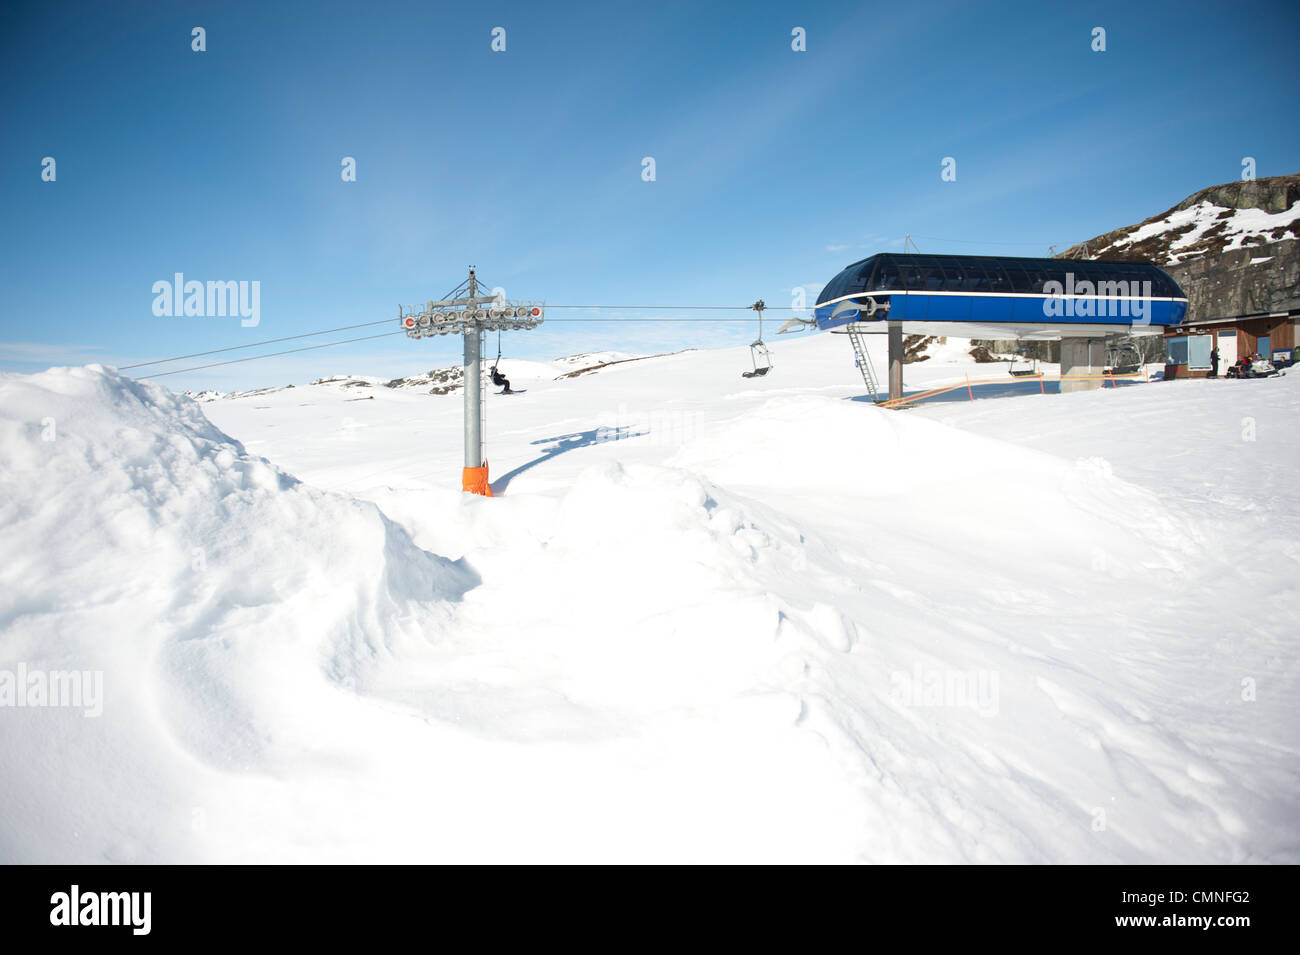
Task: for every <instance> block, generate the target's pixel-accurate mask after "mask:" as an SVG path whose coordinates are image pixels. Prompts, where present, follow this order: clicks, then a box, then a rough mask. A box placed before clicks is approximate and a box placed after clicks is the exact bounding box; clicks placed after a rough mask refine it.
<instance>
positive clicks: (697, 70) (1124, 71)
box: [0, 0, 1300, 389]
mask: <svg viewBox="0 0 1300 955" xmlns="http://www.w3.org/2000/svg"><path fill="white" fill-rule="evenodd" d="M0 17H2V19H0V77H2V79H0V83H2V88H3V92H4V96H3V99H2V100H0V117H2V119H0V130H2V132H3V135H2V136H0V209H3V230H2V232H0V242H2V243H3V245H2V247H0V252H2V253H3V254H2V255H0V287H2V289H3V291H2V293H0V343H2V344H0V367H2V368H4V369H5V370H16V371H34V370H39V369H40V368H44V367H47V366H48V365H50V364H74V363H82V362H86V361H103V362H106V363H111V364H118V365H123V364H130V363H132V362H135V361H142V360H148V359H152V358H161V357H167V356H171V355H180V354H185V353H189V352H196V351H202V350H205V349H211V348H220V347H225V346H230V345H241V344H247V343H249V342H254V341H260V340H263V339H269V338H278V337H282V336H288V335H295V334H301V333H303V332H308V331H314V330H317V329H325V328H334V327H337V326H341V325H349V324H353V323H358V322H365V321H378V320H381V319H384V318H393V319H394V320H395V317H396V309H397V304H398V303H399V302H403V303H410V302H416V301H423V300H424V299H427V298H431V297H435V296H438V295H441V294H442V293H444V292H446V291H447V290H449V289H450V288H451V287H453V286H454V285H456V284H457V283H458V282H459V281H460V280H461V279H462V278H463V277H464V274H465V269H466V266H467V265H470V264H474V265H476V266H477V267H478V269H479V273H480V275H481V276H482V277H483V278H484V279H486V280H487V282H488V283H489V284H490V285H499V286H502V287H504V288H505V289H506V291H507V293H508V294H509V295H511V296H512V297H517V298H529V299H531V298H538V299H545V300H546V301H548V302H550V303H566V304H619V305H622V304H652V305H742V304H746V303H749V302H752V301H754V300H755V299H758V298H763V299H765V300H766V301H767V302H768V304H769V305H772V306H779V305H785V306H789V305H790V303H791V300H792V292H791V290H792V289H793V288H795V287H797V286H807V287H808V288H809V289H810V290H811V291H813V292H815V290H816V289H817V288H819V287H820V286H821V285H822V284H823V283H825V282H826V281H827V280H829V279H830V278H831V277H832V276H833V275H834V274H835V273H836V272H838V271H839V270H840V269H841V268H843V267H844V266H845V265H847V264H848V263H849V262H851V261H854V260H855V259H859V258H862V257H864V256H866V255H869V254H871V253H872V252H875V251H880V250H884V249H889V248H899V247H901V243H902V238H903V235H904V234H905V233H911V234H912V235H913V236H915V237H916V242H917V245H918V246H919V247H920V248H921V249H922V250H923V251H936V252H937V251H943V252H966V253H976V254H978V253H983V254H995V253H1000V254H1020V255H1043V254H1047V250H1048V246H1049V245H1055V246H1056V248H1057V249H1058V250H1060V249H1063V248H1065V247H1067V246H1069V245H1071V244H1073V243H1075V242H1078V241H1080V240H1083V239H1086V238H1089V237H1091V236H1093V235H1096V234H1098V233H1101V232H1104V231H1107V230H1109V229H1112V228H1116V227H1119V226H1122V225H1127V224H1129V223H1131V222H1136V221H1139V220H1141V219H1144V218H1146V217H1147V216H1150V215H1153V214H1155V213H1158V212H1161V211H1163V210H1165V209H1167V208H1168V207H1169V206H1172V205H1173V204H1175V203H1176V202H1178V201H1179V200H1181V199H1183V198H1184V197H1185V196H1186V195H1188V194H1189V193H1191V192H1194V191H1196V190H1197V189H1200V188H1203V187H1205V186H1209V185H1214V184H1216V183H1221V182H1227V181H1231V180H1233V179H1237V178H1239V177H1240V174H1241V163H1242V159H1243V157H1246V156H1251V157H1254V158H1255V160H1256V163H1257V174H1258V175H1259V176H1261V177H1262V176H1269V175H1278V174H1282V173H1289V172H1295V171H1297V170H1298V169H1300V127H1297V124H1296V123H1295V121H1294V113H1295V91H1296V89H1297V88H1300V66H1297V60H1296V56H1295V37H1296V36H1297V34H1298V33H1300V6H1297V5H1295V4H1293V3H1288V2H1283V3H1277V4H1273V5H1269V4H1259V5H1254V6H1249V7H1243V6H1241V5H1239V4H1231V3H1219V4H1207V3H1187V2H1182V3H1133V2H1126V3H1097V4H1086V3H1080V4H1023V5H1020V4H1014V3H997V4H979V3H926V2H911V3H902V4H900V3H888V4H863V3H804V2H782V3H776V2H761V0H760V2H745V3H739V2H737V3H703V2H696V3H671V2H655V3H649V4H622V3H609V2H608V0H605V2H600V3H539V2H536V0H534V2H531V3H519V4H515V3H497V4H446V3H429V2H422V3H383V2H377V3H366V4H357V3H330V2H322V3H310V4H307V3H303V4H287V3H266V4H261V3H213V4H187V3H127V2H120V3H116V2H115V3H101V2H95V3H86V4H52V3H39V4H38V3H32V4H21V3H20V4H18V5H13V4H10V5H8V6H6V8H5V11H4V13H3V14H0ZM195 26H201V27H203V28H204V29H205V30H206V41H207V50H206V51H205V52H202V53H196V52H194V51H193V50H192V49H191V29H192V28H193V27H195ZM498 26H499V27H504V28H505V31H506V34H505V37H506V50H505V52H493V50H492V49H491V42H492V29H493V28H494V27H498ZM1096 26H1101V27H1103V28H1105V30H1106V45H1107V50H1106V52H1104V53H1096V52H1093V51H1092V49H1091V40H1092V30H1093V28H1094V27H1096ZM795 27H803V28H804V29H805V30H806V35H807V51H806V52H795V51H793V50H792V49H791V31H792V29H793V28H795ZM47 156H50V157H54V159H55V161H56V163H57V167H56V169H57V179H56V180H55V181H54V182H44V181H42V179H41V171H42V160H43V159H44V157H47ZM345 156H351V157H354V158H355V159H356V168H357V181H356V182H343V181H342V179H341V177H340V168H341V165H340V164H341V161H342V159H343V157H345ZM646 156H650V157H653V158H654V160H655V167H656V168H655V172H656V179H655V181H653V182H647V181H644V180H643V178H642V159H643V157H646ZM944 157H953V158H954V159H955V160H956V171H957V178H956V181H954V182H944V181H942V179H941V177H940V172H941V162H942V160H943V158H944ZM176 272H182V273H184V275H185V277H186V279H197V280H200V281H207V280H222V281H230V280H233V281H257V282H260V289H261V300H260V324H259V325H258V326H257V327H255V328H245V327H242V326H241V324H240V321H239V319H238V318H230V317H188V318H185V317H182V318H176V317H171V318H168V317H158V316H155V315H154V313H153V309H152V305H153V301H154V295H153V292H152V287H153V283H155V282H157V281H160V280H170V279H171V277H172V276H173V274H174V273H176ZM637 314H638V313H634V312H627V313H610V312H603V313H592V314H588V315H582V314H581V313H575V312H564V313H560V312H558V311H556V312H552V313H548V322H547V324H546V325H544V326H543V327H542V328H541V329H539V330H537V331H533V332H527V333H516V334H514V335H510V336H507V338H506V350H507V353H508V354H511V355H514V356H516V357H528V358H551V357H557V356H559V355H563V354H569V353H573V352H577V351H591V350H598V349H608V348H613V349H618V350H623V351H634V352H635V351H646V350H653V349H664V348H680V347H691V346H697V347H712V346H717V345H721V344H726V343H736V344H739V343H746V342H748V341H749V340H751V339H752V337H753V331H754V329H753V327H752V326H748V325H741V324H734V323H733V324H730V325H702V324H689V325H686V324H676V325H672V324H655V323H644V322H641V323H635V324H627V325H620V324H617V321H611V322H600V323H592V322H587V323H577V322H567V323H566V322H559V321H555V319H559V318H561V317H586V318H590V317H593V315H599V316H600V317H602V318H611V317H612V318H614V319H615V320H617V319H619V318H624V317H632V316H635V315H637ZM641 314H654V315H664V314H670V313H668V312H665V311H663V310H657V311H655V312H653V313H641ZM680 314H690V313H680ZM388 330H389V329H388V328H387V327H383V326H380V327H378V328H375V329H373V330H365V329H362V330H359V331H357V332H354V333H349V334H340V335H336V336H333V337H334V338H346V337H351V336H352V335H362V334H367V333H377V332H383V331H388ZM329 340H331V339H330V338H328V337H323V338H320V339H316V340H308V341H304V342H301V343H289V344H286V345H284V346H280V347H292V346H293V345H294V344H300V345H308V344H314V343H316V342H320V341H329ZM266 350H276V349H274V348H268V349H266ZM253 353H256V350H250V351H249V352H243V353H237V354H236V356H234V357H238V356H239V355H243V354H253ZM221 357H225V356H216V359H211V360H219V359H220V358H221ZM457 361H458V343H457V342H456V341H453V340H449V339H445V338H444V339H436V340H431V341H421V342H415V341H408V340H407V339H406V338H404V337H402V336H396V337H390V338H384V339H379V340H377V341H374V342H364V343H358V344H355V345H346V346H341V347H339V348H334V349H323V350H319V351H315V352H308V353H306V355H304V356H288V357H285V358H272V359H267V360H265V361H258V362H246V363H243V364H239V365H232V366H228V367H225V368H217V369H211V370H209V371H204V372H196V373H191V374H185V375H175V376H172V377H167V378H161V379H159V380H160V381H161V382H164V383H166V384H168V385H169V386H171V387H173V388H178V389H179V388H197V387H219V388H223V389H228V388H233V387H252V386H258V385H266V384H278V383H284V382H289V381H304V380H308V379H310V378H312V377H316V376H317V375H323V374H333V373H337V372H355V373H364V374H376V375H390V374H391V375H397V374H403V373H409V372H413V371H418V370H422V369H427V368H430V367H435V366H440V365H447V364H453V363H456V362H457ZM201 363H202V362H201V361H194V362H187V363H179V364H177V365H175V366H164V368H163V369H162V370H166V368H169V367H185V366H186V365H187V364H201ZM138 373H141V374H143V373H145V370H143V369H142V370H141V371H140V372H138Z"/></svg>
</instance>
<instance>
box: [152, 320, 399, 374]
mask: <svg viewBox="0 0 1300 955" xmlns="http://www.w3.org/2000/svg"><path fill="white" fill-rule="evenodd" d="M404 334H406V333H405V332H404V331H402V330H401V329H398V330H397V331H395V332H380V333H379V334H378V335H363V336H361V337H360V338H348V339H345V340H343V341H341V342H325V343H324V344H323V345H307V346H306V347H304V348H289V349H286V350H284V351H273V352H268V353H267V354H265V355H249V356H248V357H247V358H231V359H230V360H228V361H214V362H212V363H210V364H207V365H195V366H193V367H191V368H177V369H175V370H174V371H156V372H154V373H153V374H152V375H141V376H140V377H139V379H137V380H139V381H143V380H144V379H146V378H162V377H163V376H164V375H180V374H184V373H185V372H187V371H200V370H202V369H204V368H217V367H218V366H220V365H238V364H239V363H240V362H242V361H257V360H258V359H259V358H275V357H276V356H278V355H292V354H294V353H296V352H303V351H313V350H314V349H317V348H330V347H331V346H333V345H350V344H352V343H353V342H366V341H370V340H371V339H372V338H387V337H388V336H390V335H404Z"/></svg>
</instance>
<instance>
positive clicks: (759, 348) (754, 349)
mask: <svg viewBox="0 0 1300 955" xmlns="http://www.w3.org/2000/svg"><path fill="white" fill-rule="evenodd" d="M749 307H750V308H752V309H753V310H754V311H756V312H758V337H757V338H756V339H754V342H753V344H752V345H750V346H749V360H750V361H751V362H752V363H753V365H754V370H753V371H742V372H741V373H740V377H741V378H761V377H763V376H764V375H766V374H767V373H768V372H769V371H771V370H772V352H771V351H770V350H768V347H767V345H766V343H764V341H763V309H765V308H767V305H766V303H765V302H764V301H763V300H762V299H759V300H758V301H757V302H755V303H754V304H753V305H751V306H749Z"/></svg>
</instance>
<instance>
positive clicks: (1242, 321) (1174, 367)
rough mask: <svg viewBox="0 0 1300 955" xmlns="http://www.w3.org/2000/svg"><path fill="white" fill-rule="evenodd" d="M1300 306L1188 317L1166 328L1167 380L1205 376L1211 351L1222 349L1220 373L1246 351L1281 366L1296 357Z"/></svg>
mask: <svg viewBox="0 0 1300 955" xmlns="http://www.w3.org/2000/svg"><path fill="white" fill-rule="evenodd" d="M1297 321H1300V308H1293V309H1290V310H1289V311H1285V312H1257V313H1255V314H1253V315H1237V316H1234V317H1232V318H1205V319H1200V320H1193V319H1184V320H1183V322H1182V324H1181V325H1173V326H1170V327H1169V328H1167V329H1165V380H1166V381H1168V380H1170V379H1172V378H1205V377H1206V376H1208V375H1209V373H1210V366H1211V361H1210V352H1211V351H1212V350H1214V349H1215V348H1217V349H1218V350H1219V375H1220V376H1222V375H1224V374H1226V372H1227V370H1228V368H1229V367H1230V366H1231V365H1232V364H1233V363H1234V362H1236V361H1237V359H1238V358H1240V357H1242V356H1243V355H1254V354H1258V355H1260V356H1261V357H1264V358H1268V359H1270V360H1271V361H1272V362H1273V364H1275V365H1277V366H1278V367H1279V368H1285V367H1287V366H1288V365H1290V364H1291V363H1292V362H1293V361H1294V360H1295V347H1296V322H1297Z"/></svg>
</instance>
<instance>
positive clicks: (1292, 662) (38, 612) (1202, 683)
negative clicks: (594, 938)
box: [0, 335, 1300, 863]
mask: <svg viewBox="0 0 1300 955" xmlns="http://www.w3.org/2000/svg"><path fill="white" fill-rule="evenodd" d="M871 347H872V349H873V353H875V352H876V351H877V349H878V350H879V352H880V353H879V354H878V355H877V370H878V371H883V369H884V363H883V347H884V342H883V339H881V340H875V341H873V342H872V345H871ZM774 353H775V361H776V367H775V369H774V370H773V372H772V373H771V374H770V375H768V376H767V377H766V378H762V379H752V380H747V379H742V378H741V377H740V372H741V371H742V370H745V369H746V368H747V367H748V366H749V365H748V363H749V359H748V350H747V349H744V348H741V349H729V350H719V351H698V352H688V353H682V354H678V355H672V356H667V357H662V358H653V359H647V360H644V361H634V362H626V363H623V364H616V365H609V366H608V367H605V368H603V369H601V370H599V371H597V372H593V373H590V374H587V375H583V376H580V377H577V378H566V379H563V380H559V381H557V380H554V379H555V376H557V375H560V374H563V373H564V372H566V371H570V370H573V369H574V368H576V367H584V366H585V363H583V362H579V363H574V362H568V363H555V364H546V363H527V364H525V363H521V362H511V361H509V360H508V359H507V360H505V361H503V362H502V366H501V367H502V370H503V371H504V372H505V373H506V374H507V375H508V376H509V377H510V378H511V381H512V383H513V384H514V386H515V387H516V388H520V387H524V388H527V389H528V391H527V393H526V394H523V395H516V396H509V397H497V396H495V395H490V396H489V408H488V413H487V421H488V425H487V434H488V440H489V445H488V447H489V451H488V455H489V459H490V462H491V476H492V479H493V482H494V486H495V488H496V490H497V493H498V496H497V497H495V498H493V499H484V498H478V497H473V496H469V495H465V494H462V493H461V492H460V491H459V490H458V488H459V480H460V467H461V463H462V461H461V453H462V450H461V449H462V440H461V408H462V399H461V396H460V394H459V393H452V394H450V395H445V396H436V395H428V394H423V393H420V392H418V391H412V390H410V389H387V388H383V387H372V388H365V387H348V388H344V387H341V386H338V387H336V386H331V385H318V386H309V387H299V388H295V389H289V390H284V391H276V392H273V393H266V394H262V395H255V396H250V397H245V398H239V399H220V400H216V401H211V402H206V403H203V404H197V403H194V402H192V401H190V400H188V399H185V398H180V397H176V396H173V395H171V394H170V393H169V392H167V391H165V390H163V389H162V388H161V387H159V386H156V385H153V384H149V383H135V382H131V381H129V380H127V379H124V378H119V377H118V376H117V375H116V374H115V373H113V372H111V371H105V370H102V369H99V368H98V367H96V366H90V367H87V368H75V369H55V370H51V371H49V372H46V373H44V374H41V375H33V376H18V375H5V376H3V377H0V460H2V461H3V468H2V470H0V484H2V485H3V494H2V495H0V526H2V527H3V534H2V535H0V575H3V580H4V587H3V590H2V591H0V703H3V702H4V698H3V689H4V686H5V683H4V674H5V673H6V672H9V673H14V674H16V673H17V672H18V671H19V667H20V666H21V667H22V668H24V672H32V671H36V672H44V673H49V672H51V671H70V670H78V671H97V672H101V673H102V676H103V699H102V715H100V716H97V717H96V716H87V715H84V713H83V710H82V709H77V708H73V707H50V706H38V705H28V706H23V707H18V706H13V705H5V706H4V707H2V708H0V728H2V730H3V732H2V733H0V860H3V861H7V862H100V861H102V862H172V861H178V862H191V861H204V862H244V861H254V862H262V861H303V862H318V861H345V860H346V861H353V860H355V861H379V862H391V861H521V862H522V861H773V862H775V861H818V862H1081V863H1111V862H1175V863H1210V862H1289V863H1295V862H1300V809H1298V808H1297V801H1296V793H1297V792H1300V685H1298V683H1300V679H1298V675H1297V667H1296V641H1297V637H1296V635H1297V634H1298V633H1300V585H1298V584H1297V571H1300V533H1298V532H1300V490H1298V487H1297V482H1296V474H1297V473H1298V472H1300V448H1298V447H1297V442H1296V440H1295V422H1296V420H1297V419H1298V417H1300V376H1296V375H1292V376H1288V377H1286V378H1281V379H1273V380H1265V381H1243V382H1237V381H1190V382H1169V383H1163V382H1161V383H1153V384H1150V385H1140V386H1131V387H1125V388H1120V389H1115V390H1111V389H1107V390H1104V391H1099V392H1092V393H1086V394H1075V395H1065V396H1061V395H1049V396H1040V395H1030V396H1025V397H1014V398H1000V399H994V400H982V401H977V402H974V403H965V402H963V403H948V404H937V405H932V406H925V407H920V408H916V409H913V410H909V411H892V412H891V411H883V410H880V409H877V408H875V407H873V406H872V405H870V404H869V403H867V402H864V401H861V400H854V399H855V398H860V396H861V394H862V385H861V381H860V379H858V378H857V372H856V369H855V368H854V367H853V362H852V357H851V351H850V350H849V347H848V344H847V342H845V341H844V340H843V339H842V338H840V337H839V336H832V335H821V336H816V337H811V338H806V339H796V340H793V341H785V340H778V341H777V342H776V343H775V345H774ZM592 357H595V356H592ZM616 357H617V358H625V357H631V356H621V355H620V356H613V355H604V356H600V357H599V359H598V362H599V361H610V360H614V359H615V358H616ZM598 362H597V363H598ZM906 374H907V377H908V382H909V385H914V386H918V387H919V386H922V385H926V384H938V383H944V382H957V381H961V380H963V378H964V376H965V375H967V374H971V375H980V376H986V375H990V374H1005V366H1004V365H974V364H971V363H969V362H968V361H964V360H963V359H962V355H961V350H960V349H956V348H954V349H951V350H949V351H947V352H943V353H942V354H941V356H940V357H939V358H936V359H934V360H931V361H927V362H924V363H922V364H916V365H909V366H907V369H906ZM370 396H373V400H357V399H358V398H366V397H370ZM241 442H242V443H241ZM290 475H292V476H290ZM9 685H10V689H11V691H12V690H14V689H15V688H14V685H13V681H12V680H11V681H10V684H9ZM11 702H13V700H12V697H11ZM27 702H29V703H30V702H32V700H31V698H30V696H29V697H28V699H27Z"/></svg>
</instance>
